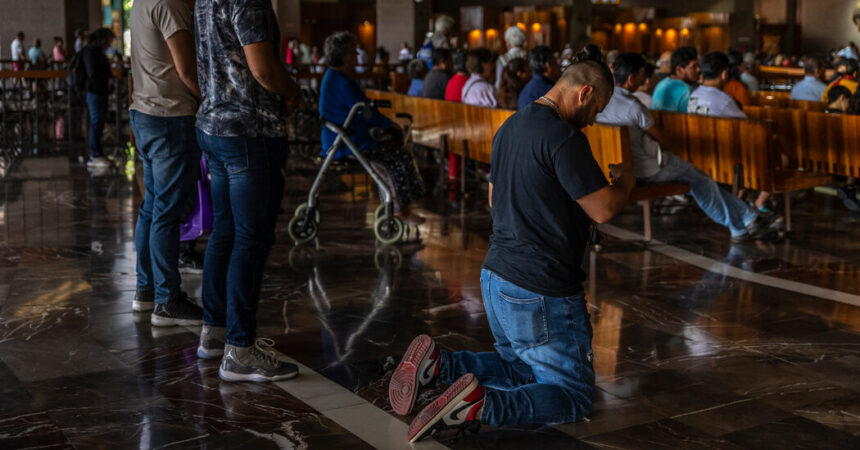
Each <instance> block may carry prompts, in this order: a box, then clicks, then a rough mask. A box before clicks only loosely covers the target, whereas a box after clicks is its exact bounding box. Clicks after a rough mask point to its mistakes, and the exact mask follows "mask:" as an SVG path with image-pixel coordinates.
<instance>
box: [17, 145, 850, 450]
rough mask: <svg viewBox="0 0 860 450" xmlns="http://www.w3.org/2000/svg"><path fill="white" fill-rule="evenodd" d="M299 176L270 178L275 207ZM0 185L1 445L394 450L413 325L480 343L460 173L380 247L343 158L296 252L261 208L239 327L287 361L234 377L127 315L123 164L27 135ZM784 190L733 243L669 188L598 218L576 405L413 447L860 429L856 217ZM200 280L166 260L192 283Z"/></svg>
mask: <svg viewBox="0 0 860 450" xmlns="http://www.w3.org/2000/svg"><path fill="white" fill-rule="evenodd" d="M308 185H309V180H308V179H307V178H306V177H303V176H299V175H296V174H291V176H290V177H289V179H288V183H287V190H288V193H287V196H286V197H285V199H284V203H283V207H284V209H285V210H286V211H292V210H293V209H294V208H295V206H296V204H298V203H299V202H300V197H301V193H302V192H303V190H305V189H307V187H308ZM0 186H2V192H0V202H2V209H0V240H2V245H0V448H2V449H7V448H9V449H12V448H50V449H54V448H56V449H61V448H110V449H114V448H170V449H184V448H229V449H234V448H236V449H238V448H248V449H266V448H301V449H346V448H350V449H351V448H373V447H378V448H408V446H407V445H406V443H405V440H406V437H405V434H404V435H402V436H401V435H400V434H398V430H401V431H402V430H405V424H406V423H407V422H408V421H409V419H410V418H408V417H399V416H395V415H394V414H393V412H392V411H391V409H390V408H389V406H388V404H387V399H386V395H385V389H386V386H387V381H388V377H389V376H390V373H391V371H392V369H393V367H394V365H395V363H396V360H397V359H398V358H399V357H400V354H401V352H402V351H403V350H404V349H405V347H406V346H407V345H408V343H409V341H410V340H411V339H412V337H413V336H415V335H416V334H420V333H429V334H430V335H432V336H433V337H435V338H436V339H437V340H438V342H439V343H440V344H441V345H443V346H445V347H448V348H451V349H464V348H465V349H471V350H481V351H483V350H491V349H492V341H491V336H490V333H489V330H488V327H487V323H486V318H485V315H484V313H483V308H482V304H481V298H480V289H479V280H478V279H479V275H478V274H479V271H480V265H481V261H482V259H483V256H484V253H485V251H486V247H487V236H488V233H489V230H490V221H489V215H488V212H487V209H486V207H485V206H484V200H483V199H484V197H483V196H484V195H485V194H482V193H481V192H480V191H473V193H472V195H471V196H470V197H468V198H466V199H463V200H460V199H458V197H457V196H456V195H452V194H449V193H448V192H447V189H448V188H447V186H444V185H442V186H437V189H436V190H435V193H434V195H433V196H432V199H433V200H426V201H424V202H423V203H422V204H421V213H422V214H424V215H425V216H426V217H427V218H428V221H427V223H426V224H425V225H423V226H422V228H421V232H422V239H423V241H422V242H421V243H413V244H410V245H404V246H401V247H400V248H399V249H397V250H394V249H390V248H381V249H380V248H377V247H376V245H375V244H374V239H373V234H372V231H371V229H370V228H369V224H370V223H371V215H372V211H373V209H374V207H375V206H376V204H375V200H373V198H372V196H371V195H369V190H368V188H367V186H366V184H365V180H364V179H363V177H361V176H359V177H349V176H344V177H343V178H342V179H341V180H334V182H333V183H330V187H333V188H338V187H339V188H340V189H332V190H330V191H329V192H327V193H326V194H325V195H323V197H322V201H323V209H322V215H323V223H322V226H321V233H320V239H319V241H318V242H317V243H316V244H315V245H314V246H310V247H304V248H299V249H296V248H294V246H293V245H292V243H291V242H290V241H289V239H288V237H287V233H286V223H287V220H288V218H289V217H288V216H287V215H285V216H283V217H282V218H281V220H280V222H279V224H278V230H277V231H278V238H279V240H278V242H277V244H276V245H275V247H274V249H273V251H272V254H271V257H270V258H269V260H268V265H267V273H266V276H265V280H264V287H263V295H262V299H261V302H260V308H259V333H260V335H263V336H269V337H271V338H273V339H274V340H275V341H276V342H277V345H278V348H279V349H280V350H282V351H283V352H284V353H286V354H287V355H289V356H290V357H292V358H294V359H295V360H296V361H298V362H299V363H301V364H302V365H303V366H306V367H305V368H304V369H305V370H306V372H305V374H304V375H303V376H302V377H300V378H299V379H297V380H295V381H292V382H285V383H280V384H278V385H252V384H229V383H221V382H220V381H219V380H218V378H217V363H212V362H204V361H199V360H197V358H196V356H195V348H196V345H197V333H199V330H195V329H192V328H174V329H155V328H153V327H151V326H150V325H149V317H148V315H147V314H135V313H132V312H131V299H132V296H133V293H134V286H135V275H134V264H135V252H134V245H133V240H132V234H133V223H134V219H135V216H136V213H135V208H136V204H137V202H138V201H139V191H138V189H137V187H136V185H135V183H134V181H132V180H129V179H128V178H127V177H126V176H125V175H121V174H114V173H107V174H100V175H99V176H93V175H91V174H88V173H87V171H86V170H85V168H83V167H82V166H80V165H79V164H77V163H76V162H74V161H70V160H69V158H68V157H66V156H63V155H50V154H49V155H39V156H37V157H27V158H23V159H22V160H20V161H19V162H18V164H17V165H16V166H14V167H13V168H11V169H10V170H9V171H8V172H7V173H6V174H5V178H4V180H3V181H2V184H0ZM794 207H795V216H794V226H795V231H794V232H793V233H791V234H790V235H789V236H788V238H787V239H785V240H784V241H782V242H778V243H766V244H765V243H758V244H755V243H750V244H742V245H731V244H730V243H729V240H728V235H727V233H726V232H725V231H724V230H722V229H720V228H719V227H718V226H716V225H713V224H711V223H709V222H708V221H707V219H706V218H705V217H704V215H702V214H701V213H700V212H698V211H696V210H695V209H694V208H688V207H687V208H684V207H682V208H674V211H673V214H658V215H657V216H655V219H654V224H655V238H656V239H658V240H659V241H661V242H663V243H664V244H665V245H664V246H663V247H662V248H663V250H661V251H656V250H657V248H656V247H649V246H646V245H644V244H643V243H641V242H635V241H622V240H619V239H617V238H613V237H612V236H611V233H608V234H609V235H607V236H606V238H605V242H604V245H603V248H602V249H601V251H600V252H598V253H593V254H591V255H589V257H588V258H587V261H586V262H585V264H586V266H587V267H589V269H590V279H589V283H588V285H587V290H588V299H589V310H590V312H591V314H592V322H593V326H594V351H595V369H596V372H597V375H598V379H597V390H596V394H595V398H594V402H595V403H594V411H593V412H592V414H591V415H590V416H589V418H588V420H584V421H582V422H579V423H573V424H563V425H554V426H549V425H543V426H539V425H535V426H527V427H518V428H505V429H490V428H488V427H484V429H483V430H482V431H481V432H480V433H478V434H474V435H466V436H454V435H452V434H442V435H439V436H437V438H436V440H435V441H433V442H429V443H426V444H424V445H418V446H416V448H422V447H426V448H431V447H434V448H439V447H440V446H444V447H449V448H455V449H471V448H494V449H506V448H523V449H532V448H544V449H555V448H592V447H593V448H649V449H650V448H672V449H675V448H730V449H735V448H753V449H765V448H766V449H770V448H773V449H783V448H860V308H858V307H857V306H852V305H851V304H849V303H851V301H854V300H858V299H860V239H858V238H860V227H858V225H860V216H857V215H851V214H850V213H848V212H846V211H845V210H844V209H843V208H842V207H841V204H840V203H839V202H838V200H837V199H835V198H833V197H829V196H826V195H822V194H819V193H815V192H812V191H810V192H804V193H801V194H796V195H795V198H794ZM658 212H660V211H658ZM641 220H642V219H641V213H640V211H639V209H638V208H637V207H635V206H631V207H630V208H629V209H628V210H627V211H626V212H625V213H624V214H623V215H622V216H620V217H618V218H617V219H616V220H614V221H613V225H614V226H615V227H617V228H619V229H623V230H627V231H633V232H638V230H640V228H641ZM203 246H204V244H202V243H201V244H200V245H199V247H200V249H201V250H202V248H203ZM667 248H668V249H674V250H678V249H679V250H683V252H682V253H684V254H687V255H689V254H692V255H695V256H697V257H700V258H705V260H706V261H713V262H714V264H720V263H721V264H723V265H728V266H731V267H734V268H737V269H740V271H742V272H743V273H745V274H748V275H750V276H746V277H741V278H739V277H737V276H731V275H727V274H725V273H721V272H720V271H718V270H706V269H704V268H702V265H701V264H699V265H696V264H691V263H690V262H689V261H687V260H685V259H684V258H680V257H677V256H673V255H675V253H672V252H668V251H665V249H667ZM674 250H673V251H674ZM705 267H707V266H705ZM759 275H761V276H767V277H775V278H777V279H781V280H785V281H786V282H788V281H791V282H794V283H793V284H791V285H788V284H787V285H786V286H776V287H774V286H773V284H772V283H771V284H770V285H768V284H766V283H764V284H763V283H761V282H758V279H757V278H756V276H759ZM769 279H770V278H769ZM199 284H200V277H199V275H198V276H193V275H186V276H185V277H184V285H185V289H186V290H187V291H188V292H189V293H192V295H198V296H199ZM798 285H803V286H806V287H809V288H810V289H800V290H798V289H797V288H796V286H798ZM819 292H839V293H842V294H844V297H845V298H846V299H848V303H846V302H845V301H841V302H837V301H834V299H833V298H827V297H828V296H827V295H818V294H816V293H819ZM852 299H853V300H852ZM855 304H857V303H855ZM314 389H316V390H317V391H316V392H312V391H313V390H314ZM435 392H439V391H438V390H437V391H435ZM433 393H434V392H428V393H425V395H423V396H422V399H421V401H428V400H429V399H430V398H431V397H432V395H433ZM375 430H383V433H381V434H380V433H377V432H376V431H375ZM385 430H388V432H385ZM391 430H394V431H391Z"/></svg>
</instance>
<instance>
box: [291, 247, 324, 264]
mask: <svg viewBox="0 0 860 450" xmlns="http://www.w3.org/2000/svg"><path fill="white" fill-rule="evenodd" d="M288 257H289V259H288V260H289V262H290V268H292V269H293V270H299V269H302V268H305V267H309V266H312V265H313V263H314V261H315V260H316V257H317V251H316V249H315V248H313V247H312V246H308V245H300V246H297V247H293V248H291V249H290V253H289V255H288Z"/></svg>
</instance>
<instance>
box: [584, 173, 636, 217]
mask: <svg viewBox="0 0 860 450" xmlns="http://www.w3.org/2000/svg"><path fill="white" fill-rule="evenodd" d="M610 171H611V172H612V176H613V178H614V179H615V184H613V185H611V186H606V187H604V188H603V189H600V190H598V191H595V192H592V193H591V194H588V195H586V196H585V197H582V198H579V199H577V200H576V202H577V203H579V206H581V207H582V209H583V210H584V211H585V213H586V214H588V217H590V218H591V220H593V221H595V222H597V223H604V222H607V221H609V220H610V219H612V218H613V217H615V216H616V215H617V214H618V213H620V212H621V210H622V209H624V206H626V205H627V203H628V202H629V199H630V191H632V190H633V188H634V187H635V186H636V177H635V175H634V172H633V164H632V163H630V162H625V163H622V164H621V165H620V166H618V165H612V166H610Z"/></svg>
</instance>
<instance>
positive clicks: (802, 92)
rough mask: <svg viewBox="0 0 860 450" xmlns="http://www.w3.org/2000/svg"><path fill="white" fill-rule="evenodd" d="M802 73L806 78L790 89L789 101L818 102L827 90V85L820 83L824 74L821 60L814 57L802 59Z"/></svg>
mask: <svg viewBox="0 0 860 450" xmlns="http://www.w3.org/2000/svg"><path fill="white" fill-rule="evenodd" d="M803 71H804V73H805V74H806V76H804V77H803V80H801V81H800V82H798V83H797V84H795V85H794V87H793V88H791V99H792V100H806V101H810V102H820V101H821V95H822V94H824V90H825V89H827V84H825V83H824V82H823V81H821V76H822V75H823V74H824V67H823V64H821V60H820V59H818V58H814V57H807V58H804V59H803Z"/></svg>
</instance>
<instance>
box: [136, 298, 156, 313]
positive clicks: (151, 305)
mask: <svg viewBox="0 0 860 450" xmlns="http://www.w3.org/2000/svg"><path fill="white" fill-rule="evenodd" d="M153 309H155V302H141V301H139V300H133V301H132V302H131V310H132V311H138V312H144V311H152V310H153Z"/></svg>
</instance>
